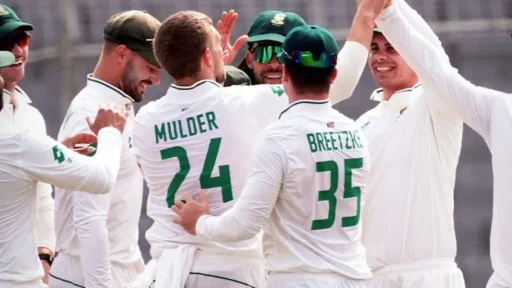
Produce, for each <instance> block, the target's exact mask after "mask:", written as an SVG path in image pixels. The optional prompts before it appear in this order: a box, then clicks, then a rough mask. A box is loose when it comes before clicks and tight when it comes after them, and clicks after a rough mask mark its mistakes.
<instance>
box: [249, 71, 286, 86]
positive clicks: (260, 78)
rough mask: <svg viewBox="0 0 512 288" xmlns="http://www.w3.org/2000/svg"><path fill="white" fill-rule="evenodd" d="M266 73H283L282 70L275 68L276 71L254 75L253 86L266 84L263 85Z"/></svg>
mask: <svg viewBox="0 0 512 288" xmlns="http://www.w3.org/2000/svg"><path fill="white" fill-rule="evenodd" d="M267 73H281V74H282V73H283V68H281V67H280V68H277V69H272V68H270V69H267V70H264V71H262V72H261V73H260V74H258V75H256V74H254V84H257V85H258V84H266V83H265V74H267Z"/></svg>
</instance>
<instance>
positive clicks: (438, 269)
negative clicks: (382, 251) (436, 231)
mask: <svg viewBox="0 0 512 288" xmlns="http://www.w3.org/2000/svg"><path fill="white" fill-rule="evenodd" d="M372 273H373V277H372V278H371V279H370V280H368V281H367V283H368V286H367V287H368V288H433V287H435V288H465V287H466V284H465V282H464V276H462V271H460V269H459V267H457V264H456V263H455V261H454V260H453V259H429V260H420V261H414V262H406V263H400V264H393V265H389V266H386V267H382V268H379V269H376V270H373V271H372Z"/></svg>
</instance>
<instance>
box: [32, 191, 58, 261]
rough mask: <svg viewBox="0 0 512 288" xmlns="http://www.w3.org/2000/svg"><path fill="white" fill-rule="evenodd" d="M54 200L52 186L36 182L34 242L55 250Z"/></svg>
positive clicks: (38, 245)
mask: <svg viewBox="0 0 512 288" xmlns="http://www.w3.org/2000/svg"><path fill="white" fill-rule="evenodd" d="M54 215H55V201H54V200H53V197H52V186H50V185H49V184H46V183H43V182H37V222H36V244H37V247H38V248H39V247H44V248H48V249H50V250H51V251H52V252H55V242H56V236H55V219H54Z"/></svg>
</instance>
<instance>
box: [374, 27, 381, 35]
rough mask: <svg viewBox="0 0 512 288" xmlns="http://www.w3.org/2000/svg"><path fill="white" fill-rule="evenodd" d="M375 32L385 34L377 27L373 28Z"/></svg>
mask: <svg viewBox="0 0 512 288" xmlns="http://www.w3.org/2000/svg"><path fill="white" fill-rule="evenodd" d="M373 32H375V33H380V34H383V33H382V30H380V28H379V27H377V26H375V27H373Z"/></svg>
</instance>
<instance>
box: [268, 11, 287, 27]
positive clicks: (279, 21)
mask: <svg viewBox="0 0 512 288" xmlns="http://www.w3.org/2000/svg"><path fill="white" fill-rule="evenodd" d="M285 17H286V14H283V13H279V14H276V15H274V19H272V20H271V21H270V23H272V24H273V25H274V26H283V25H284V18H285Z"/></svg>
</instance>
